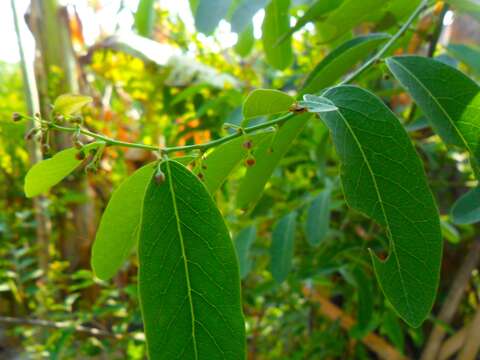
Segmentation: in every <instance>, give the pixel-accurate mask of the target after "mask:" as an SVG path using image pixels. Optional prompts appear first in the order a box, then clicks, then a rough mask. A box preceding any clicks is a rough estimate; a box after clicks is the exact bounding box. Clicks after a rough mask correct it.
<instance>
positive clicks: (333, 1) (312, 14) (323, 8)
mask: <svg viewBox="0 0 480 360" xmlns="http://www.w3.org/2000/svg"><path fill="white" fill-rule="evenodd" d="M342 2H343V0H318V1H316V2H315V3H313V4H312V5H311V6H310V7H309V8H308V10H307V11H305V14H304V15H303V16H302V17H301V18H300V19H298V20H297V22H296V23H295V26H293V27H292V28H291V29H290V30H288V31H287V32H286V33H285V34H283V35H282V36H281V38H280V39H279V40H278V43H281V42H283V41H285V40H286V39H288V38H289V37H290V36H292V34H293V33H295V32H297V31H298V30H300V29H301V28H302V27H304V26H305V24H307V23H309V22H311V21H315V20H319V18H321V17H322V16H324V15H326V14H328V13H329V12H331V11H333V10H335V9H336V8H338V7H339V6H340V4H341V3H342Z"/></svg>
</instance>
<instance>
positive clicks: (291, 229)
mask: <svg viewBox="0 0 480 360" xmlns="http://www.w3.org/2000/svg"><path fill="white" fill-rule="evenodd" d="M296 224H297V213H296V212H291V213H290V214H287V215H285V216H284V217H282V218H281V219H280V221H279V222H278V223H277V224H275V227H274V229H273V232H272V245H271V246H270V256H271V259H270V261H271V262H270V271H271V272H272V275H273V278H274V279H275V281H276V282H277V283H279V284H280V283H282V282H284V281H285V279H286V278H287V276H288V273H289V272H290V269H291V267H292V258H293V250H294V243H295V227H296Z"/></svg>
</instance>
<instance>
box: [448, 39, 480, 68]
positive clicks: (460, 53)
mask: <svg viewBox="0 0 480 360" xmlns="http://www.w3.org/2000/svg"><path fill="white" fill-rule="evenodd" d="M447 50H448V52H449V53H450V54H452V55H453V56H454V57H455V58H456V59H458V60H460V61H461V62H462V63H464V64H465V65H467V66H468V67H470V68H471V69H472V70H473V71H474V72H475V73H476V74H477V75H480V49H479V48H478V47H474V46H472V45H465V44H450V45H448V47H447Z"/></svg>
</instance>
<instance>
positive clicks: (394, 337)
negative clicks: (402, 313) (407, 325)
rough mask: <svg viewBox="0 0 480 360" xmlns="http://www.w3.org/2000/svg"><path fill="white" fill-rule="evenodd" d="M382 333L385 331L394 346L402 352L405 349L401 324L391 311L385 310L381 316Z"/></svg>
mask: <svg viewBox="0 0 480 360" xmlns="http://www.w3.org/2000/svg"><path fill="white" fill-rule="evenodd" d="M382 333H385V334H386V335H387V337H388V338H389V339H390V341H391V342H392V343H393V344H394V345H395V347H396V348H397V349H399V351H400V352H401V353H402V354H403V352H404V351H405V338H404V336H403V331H402V326H401V325H400V322H399V321H398V318H397V316H396V315H395V314H394V313H393V312H392V311H387V312H386V313H385V314H384V316H383V321H382Z"/></svg>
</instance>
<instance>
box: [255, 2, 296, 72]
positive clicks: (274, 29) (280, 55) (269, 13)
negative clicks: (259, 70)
mask: <svg viewBox="0 0 480 360" xmlns="http://www.w3.org/2000/svg"><path fill="white" fill-rule="evenodd" d="M289 7H290V0H271V2H270V4H269V5H268V6H267V8H266V9H265V19H264V20H263V25H262V41H263V49H264V51H265V56H266V59H267V63H268V64H269V65H271V66H272V67H274V68H275V69H278V70H284V69H286V68H287V67H288V66H289V65H290V64H291V63H292V60H293V53H292V43H291V41H284V42H283V43H282V44H277V42H278V40H279V39H280V36H282V35H283V34H284V33H286V32H287V31H288V30H289V29H290V15H289V13H288V9H289Z"/></svg>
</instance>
